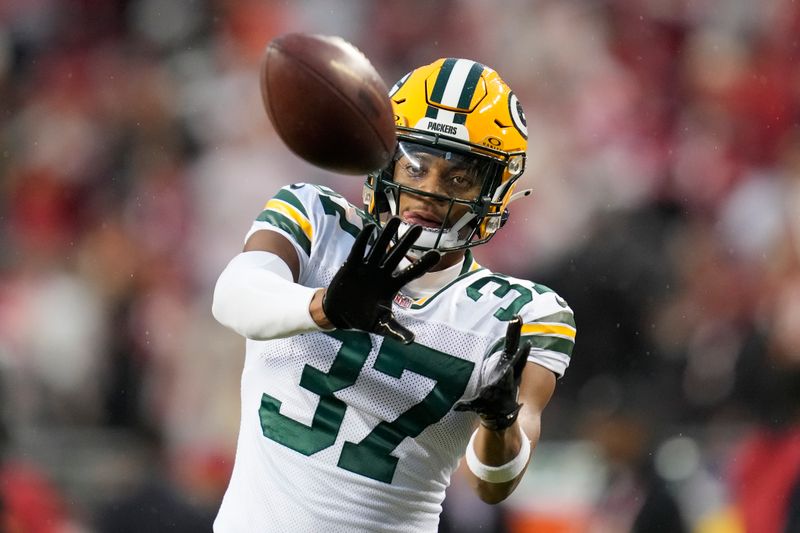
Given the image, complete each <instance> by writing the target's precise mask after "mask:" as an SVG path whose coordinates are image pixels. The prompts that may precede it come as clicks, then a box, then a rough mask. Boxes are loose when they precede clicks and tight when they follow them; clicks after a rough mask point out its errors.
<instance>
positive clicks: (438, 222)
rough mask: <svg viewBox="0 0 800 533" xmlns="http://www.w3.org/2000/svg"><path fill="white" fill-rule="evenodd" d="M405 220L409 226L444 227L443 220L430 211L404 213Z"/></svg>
mask: <svg viewBox="0 0 800 533" xmlns="http://www.w3.org/2000/svg"><path fill="white" fill-rule="evenodd" d="M403 220H404V221H406V222H407V223H409V224H419V225H420V226H422V227H423V228H440V227H442V219H441V218H439V217H438V216H436V215H435V214H434V213H431V212H429V211H416V210H409V211H404V212H403Z"/></svg>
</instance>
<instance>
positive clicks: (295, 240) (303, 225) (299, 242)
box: [245, 183, 318, 273]
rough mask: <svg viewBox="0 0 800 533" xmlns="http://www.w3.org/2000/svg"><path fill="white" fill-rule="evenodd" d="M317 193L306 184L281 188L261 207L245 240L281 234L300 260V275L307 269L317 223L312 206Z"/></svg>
mask: <svg viewBox="0 0 800 533" xmlns="http://www.w3.org/2000/svg"><path fill="white" fill-rule="evenodd" d="M316 199H317V192H316V189H314V187H312V186H310V185H306V184H302V183H299V184H294V185H287V186H285V187H282V188H281V189H280V190H279V191H278V192H277V193H276V194H275V196H273V197H272V198H271V199H270V200H268V201H267V203H266V204H265V205H264V208H263V209H262V211H261V213H260V214H259V215H258V217H256V219H255V220H254V221H253V224H252V225H251V226H250V230H249V231H248V232H247V235H246V236H245V241H247V239H249V238H250V236H251V235H252V234H253V233H255V232H257V231H260V230H269V231H275V232H277V233H280V234H281V235H283V236H284V237H286V238H287V239H288V240H289V242H291V243H292V245H293V246H294V248H295V250H296V251H297V257H298V258H299V260H300V272H301V273H302V272H303V271H304V270H305V269H306V267H307V266H308V261H309V258H310V256H311V249H312V246H313V243H314V238H315V234H316V230H317V229H318V228H316V226H317V224H318V222H317V220H315V216H314V212H313V209H312V208H313V206H314V205H315V204H316Z"/></svg>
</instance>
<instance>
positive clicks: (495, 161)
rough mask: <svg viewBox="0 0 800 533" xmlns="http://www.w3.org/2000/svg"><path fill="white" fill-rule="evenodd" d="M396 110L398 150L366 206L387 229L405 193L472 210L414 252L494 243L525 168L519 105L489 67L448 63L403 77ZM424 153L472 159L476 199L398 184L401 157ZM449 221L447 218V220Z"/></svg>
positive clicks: (428, 233) (426, 236)
mask: <svg viewBox="0 0 800 533" xmlns="http://www.w3.org/2000/svg"><path fill="white" fill-rule="evenodd" d="M389 96H390V98H391V100H392V105H393V107H394V119H395V124H396V128H397V137H398V149H397V154H396V155H395V157H394V159H393V160H392V162H391V163H390V164H389V165H388V166H387V167H386V168H385V169H383V170H381V171H379V172H376V173H373V174H370V175H369V176H367V180H366V182H365V184H364V194H363V200H364V204H365V207H366V209H367V211H368V213H369V214H370V215H371V216H372V217H373V218H374V219H375V220H376V222H378V224H381V214H384V213H389V214H393V215H397V214H398V212H397V211H398V206H399V201H400V200H399V199H400V195H401V194H403V193H406V194H414V195H417V196H428V197H432V198H434V199H435V200H437V201H447V202H449V204H450V207H449V211H448V214H449V213H450V211H452V210H453V206H454V205H456V204H461V205H467V206H468V212H467V213H466V214H465V215H463V216H462V217H460V219H459V220H456V221H450V223H445V222H443V223H442V225H441V227H439V228H424V230H425V231H423V235H422V236H421V237H420V238H419V239H418V240H417V241H416V243H415V245H414V249H416V250H428V249H433V248H436V249H438V250H441V251H451V250H458V249H463V248H467V247H470V246H475V245H477V244H482V243H484V242H486V241H488V240H489V239H490V238H491V237H492V236H493V235H494V233H495V232H496V231H497V230H498V229H499V228H500V227H501V226H502V225H503V224H504V223H505V221H506V219H507V218H508V209H507V207H508V204H509V203H510V202H511V201H512V200H513V199H516V198H517V197H519V196H521V195H527V194H529V193H530V191H524V192H522V193H518V194H516V195H515V194H514V188H515V184H516V181H517V179H518V178H519V177H520V176H521V175H522V172H523V170H524V169H525V152H526V149H527V146H528V141H527V136H528V130H527V124H526V122H525V114H524V112H523V110H522V106H521V105H520V103H519V100H518V99H517V97H516V96H515V95H514V93H513V92H512V91H511V89H510V88H509V87H508V85H506V84H505V82H504V81H503V80H502V79H501V78H500V76H499V75H498V74H497V72H495V71H494V70H492V69H491V68H489V67H486V66H485V65H482V64H480V63H477V62H475V61H471V60H468V59H455V58H443V59H439V60H437V61H435V62H433V63H431V64H430V65H426V66H423V67H420V68H417V69H416V70H413V71H411V72H409V73H408V74H406V75H405V76H403V77H402V78H401V79H400V80H399V81H398V82H397V83H396V84H395V85H394V86H393V87H392V89H391V90H390V91H389ZM420 150H421V151H424V152H426V153H427V154H433V155H434V156H436V157H443V158H447V159H451V158H459V159H469V160H471V161H472V162H473V163H472V164H473V167H474V168H475V169H477V171H479V172H480V180H481V191H480V194H479V195H478V196H477V197H476V198H470V199H463V198H457V197H454V196H450V197H447V198H445V197H443V196H441V195H438V194H431V193H427V192H423V191H420V190H419V189H415V188H412V187H409V186H406V185H400V184H398V183H395V181H394V172H395V168H394V167H395V163H396V162H397V161H398V159H400V157H401V156H403V155H404V154H405V155H408V154H410V153H412V152H415V151H420ZM445 219H446V220H447V219H449V216H448V217H445Z"/></svg>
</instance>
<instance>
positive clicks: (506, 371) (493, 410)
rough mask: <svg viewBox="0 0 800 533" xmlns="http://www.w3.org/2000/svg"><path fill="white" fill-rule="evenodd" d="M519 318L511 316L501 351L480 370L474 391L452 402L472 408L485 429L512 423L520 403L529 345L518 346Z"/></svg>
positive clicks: (464, 409) (461, 407)
mask: <svg viewBox="0 0 800 533" xmlns="http://www.w3.org/2000/svg"><path fill="white" fill-rule="evenodd" d="M521 331H522V318H520V317H519V315H517V316H515V317H514V318H512V319H511V320H510V321H509V323H508V328H507V329H506V342H505V347H504V349H503V351H502V352H499V353H496V354H494V355H492V356H490V357H489V358H488V359H487V360H486V361H485V362H484V367H483V369H482V370H481V378H480V382H479V383H478V392H477V394H476V395H475V396H473V397H472V398H470V399H467V400H460V401H458V402H456V404H455V406H454V407H453V409H454V410H456V411H474V412H476V413H478V415H479V416H480V417H481V424H482V425H483V426H484V427H486V428H487V429H491V430H493V431H500V430H503V429H506V428H508V427H510V426H511V425H513V424H514V422H515V421H516V420H517V416H518V415H519V410H520V409H521V408H522V405H521V404H520V403H518V402H517V397H518V394H519V383H520V380H521V379H522V371H523V370H524V368H525V363H526V362H527V361H528V354H529V353H530V351H531V345H530V343H528V342H524V343H523V344H522V346H520V342H519V341H520V332H521Z"/></svg>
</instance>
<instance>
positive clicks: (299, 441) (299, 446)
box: [258, 330, 474, 483]
mask: <svg viewBox="0 0 800 533" xmlns="http://www.w3.org/2000/svg"><path fill="white" fill-rule="evenodd" d="M328 335H330V336H331V337H334V338H335V339H338V340H340V341H341V342H342V346H341V348H339V351H338V352H337V354H336V358H335V359H334V360H333V364H332V365H331V368H330V370H329V371H328V372H327V373H326V372H321V371H320V370H318V369H316V368H314V367H313V366H310V365H306V366H305V368H303V373H302V374H301V376H300V386H301V387H303V388H304V389H307V390H309V391H311V392H313V393H314V394H317V395H319V397H320V398H319V404H318V405H317V409H316V411H315V412H314V417H313V419H312V421H311V425H310V426H308V425H306V424H303V423H301V422H298V421H297V420H294V419H292V418H289V417H287V416H284V415H282V414H281V413H280V408H281V401H280V400H278V399H276V398H274V397H272V396H269V395H268V394H263V395H262V396H261V407H260V408H259V410H258V413H259V416H260V417H261V431H262V432H263V433H264V436H265V437H267V438H269V439H272V440H274V441H275V442H278V443H280V444H283V445H284V446H287V447H289V448H291V449H293V450H295V451H297V452H300V453H302V454H304V455H312V454H314V453H317V452H319V451H322V450H324V449H325V448H328V447H330V446H332V445H333V444H334V443H335V442H336V436H337V435H338V434H339V428H340V427H341V425H342V420H343V419H344V414H345V411H346V410H347V405H346V404H345V403H344V402H343V401H342V400H340V399H338V398H336V397H335V396H334V393H335V392H337V391H340V390H342V389H345V388H347V387H350V386H351V385H353V384H354V383H355V382H356V379H357V378H358V375H359V374H360V373H361V369H362V368H363V367H364V363H365V362H366V360H367V357H368V356H369V353H370V351H371V350H372V340H371V339H370V336H369V334H368V333H364V332H361V331H339V330H336V331H332V332H330V333H328ZM473 366H474V364H473V363H472V362H470V361H465V360H463V359H459V358H457V357H453V356H452V355H448V354H446V353H443V352H439V351H437V350H434V349H432V348H428V347H426V346H422V345H420V344H411V345H404V344H401V343H399V342H397V341H394V340H392V339H389V338H384V340H383V343H382V344H381V348H380V350H379V351H378V356H377V358H376V359H375V363H374V365H373V368H375V370H378V371H379V372H382V373H384V374H387V375H389V376H392V377H394V378H398V379H399V378H400V377H401V375H402V373H403V371H404V370H408V371H410V372H414V373H416V374H420V375H422V376H425V377H428V378H430V379H433V380H435V381H436V385H435V386H434V387H433V389H432V390H431V391H430V392H429V393H428V395H427V396H425V398H423V399H422V401H421V402H420V403H418V404H416V405H414V406H412V407H411V408H410V409H409V410H408V411H406V412H404V413H402V414H401V415H400V416H398V417H397V418H396V419H395V420H393V421H392V422H386V421H382V422H380V423H379V424H378V425H377V426H375V428H374V429H373V430H372V432H370V433H369V435H367V436H366V437H365V438H364V439H363V440H362V441H361V442H359V443H354V442H345V443H344V446H343V448H342V452H341V454H340V455H339V462H338V463H337V464H338V466H339V467H340V468H344V469H345V470H349V471H351V472H355V473H356V474H360V475H362V476H366V477H369V478H372V479H375V480H378V481H383V482H384V483H391V482H392V477H393V476H394V471H395V468H396V467H397V461H398V459H397V457H394V456H393V455H391V452H392V451H393V450H394V449H395V448H397V446H399V445H400V443H401V442H402V441H403V439H405V438H406V437H412V438H413V437H416V436H417V435H419V434H420V433H422V431H423V430H424V429H425V428H426V427H428V426H430V425H431V424H434V423H436V422H438V421H439V420H441V419H442V417H444V415H446V414H447V413H448V412H449V411H450V409H451V408H452V407H453V404H454V403H455V402H456V401H457V400H458V399H459V398H460V397H461V395H462V394H463V393H464V390H465V389H466V387H467V382H468V381H469V377H470V375H471V374H472V368H473Z"/></svg>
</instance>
